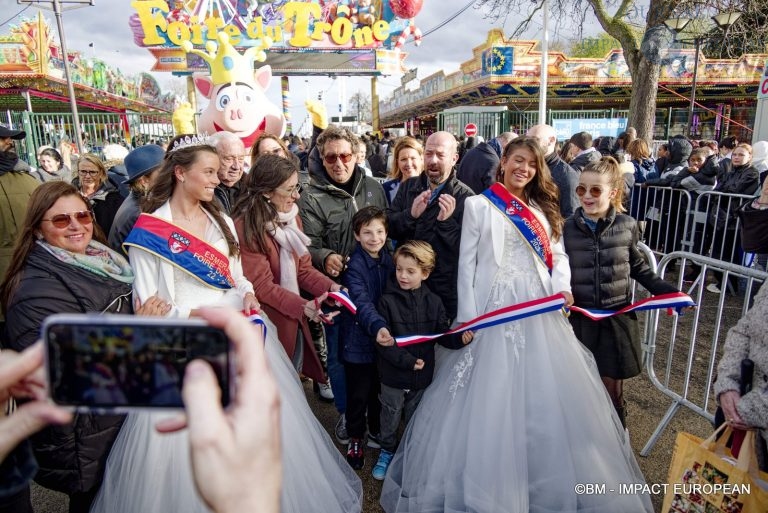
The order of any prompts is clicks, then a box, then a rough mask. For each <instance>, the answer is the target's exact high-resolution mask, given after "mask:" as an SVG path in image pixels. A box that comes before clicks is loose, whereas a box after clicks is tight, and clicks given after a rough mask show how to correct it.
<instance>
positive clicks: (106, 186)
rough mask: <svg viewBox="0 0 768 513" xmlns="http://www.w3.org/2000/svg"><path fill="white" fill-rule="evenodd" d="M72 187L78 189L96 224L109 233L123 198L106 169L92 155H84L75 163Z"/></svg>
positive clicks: (95, 156) (97, 158) (96, 157)
mask: <svg viewBox="0 0 768 513" xmlns="http://www.w3.org/2000/svg"><path fill="white" fill-rule="evenodd" d="M72 185H74V186H75V187H77V188H78V190H79V191H80V194H81V195H82V196H83V198H85V199H86V201H87V202H88V204H89V205H90V207H91V210H93V215H94V217H95V218H96V224H98V225H99V228H101V231H102V232H104V233H109V230H110V229H111V228H112V221H114V219H115V214H117V210H118V209H119V208H120V205H122V203H123V197H122V196H121V195H120V192H118V190H117V188H116V187H115V185H114V184H113V183H112V182H110V181H109V178H108V177H107V168H106V166H104V163H103V162H102V161H101V159H100V158H99V157H98V156H97V155H94V154H93V153H86V154H85V155H83V156H82V157H80V159H79V160H78V161H77V176H76V177H75V178H74V180H72Z"/></svg>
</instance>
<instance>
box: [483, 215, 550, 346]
mask: <svg viewBox="0 0 768 513" xmlns="http://www.w3.org/2000/svg"><path fill="white" fill-rule="evenodd" d="M514 230H515V228H514V227H513V226H512V225H510V224H509V223H505V225H504V256H503V258H502V261H501V266H500V267H499V270H498V272H497V273H496V276H495V277H494V279H493V285H492V286H491V293H490V295H489V296H488V303H487V304H486V305H485V311H486V312H490V311H492V310H498V309H499V308H503V307H505V306H509V305H511V304H514V303H518V302H522V301H526V300H527V298H532V297H544V296H545V295H546V293H545V290H544V287H542V285H541V282H540V281H539V279H538V277H537V276H532V271H533V272H534V273H535V272H536V269H535V266H536V265H539V264H538V263H537V262H535V261H532V259H533V258H534V257H535V255H534V254H533V252H532V250H531V248H530V246H529V245H528V243H527V242H525V241H524V240H523V239H522V238H521V237H520V236H519V235H518V234H516V233H515V232H514ZM515 291H517V293H516V292H515ZM510 292H512V294H513V295H514V296H516V297H517V298H519V301H518V300H516V298H510ZM520 292H522V293H520ZM510 300H511V301H510ZM504 342H505V343H507V344H509V345H510V346H512V348H513V352H514V355H515V358H516V359H517V360H519V359H520V351H521V350H523V349H525V336H524V334H523V331H522V328H521V324H520V323H519V322H510V323H507V324H505V325H504Z"/></svg>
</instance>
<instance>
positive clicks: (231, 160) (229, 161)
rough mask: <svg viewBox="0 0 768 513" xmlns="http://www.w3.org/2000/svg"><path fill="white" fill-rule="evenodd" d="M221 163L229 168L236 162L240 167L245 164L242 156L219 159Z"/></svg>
mask: <svg viewBox="0 0 768 513" xmlns="http://www.w3.org/2000/svg"><path fill="white" fill-rule="evenodd" d="M219 158H220V159H221V161H222V162H224V163H225V164H226V165H228V166H231V165H232V164H234V163H235V161H237V163H238V164H240V165H242V164H244V163H245V157H244V156H243V155H229V156H227V157H219Z"/></svg>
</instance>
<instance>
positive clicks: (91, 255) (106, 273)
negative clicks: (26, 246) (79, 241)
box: [37, 239, 133, 283]
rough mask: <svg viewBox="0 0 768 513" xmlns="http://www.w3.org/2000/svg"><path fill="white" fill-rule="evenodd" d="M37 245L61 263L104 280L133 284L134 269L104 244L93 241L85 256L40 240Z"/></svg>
mask: <svg viewBox="0 0 768 513" xmlns="http://www.w3.org/2000/svg"><path fill="white" fill-rule="evenodd" d="M37 243H38V244H39V245H40V246H42V247H43V248H44V249H45V250H46V251H48V253H50V254H51V255H53V256H54V257H56V259H58V260H59V261H61V262H64V263H67V264H70V265H74V266H75V267H79V268H80V269H85V270H86V271H89V272H92V273H93V274H96V275H97V276H101V277H102V278H112V279H113V280H116V281H119V282H121V283H133V269H131V266H130V265H129V264H128V261H127V260H126V259H125V258H123V256H122V255H120V254H119V253H117V252H115V251H113V250H111V249H110V248H108V247H107V246H105V245H104V244H102V243H100V242H96V241H95V240H92V241H91V242H89V243H88V246H87V247H86V248H85V254H82V253H73V252H71V251H67V250H66V249H63V248H60V247H58V246H53V245H51V244H49V243H47V242H46V241H45V240H43V239H40V240H38V241H37Z"/></svg>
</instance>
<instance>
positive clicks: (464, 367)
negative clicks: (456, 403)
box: [448, 347, 475, 399]
mask: <svg viewBox="0 0 768 513" xmlns="http://www.w3.org/2000/svg"><path fill="white" fill-rule="evenodd" d="M474 363H475V359H474V357H473V356H472V348H471V347H468V348H467V349H466V350H465V351H464V354H463V355H462V356H461V358H460V359H459V361H458V362H456V363H455V364H454V366H453V379H452V380H451V384H450V385H449V386H448V393H449V394H451V399H455V398H456V392H457V391H458V390H459V389H460V388H462V387H463V386H464V385H466V384H467V383H468V382H469V378H470V377H471V376H472V365H473V364H474Z"/></svg>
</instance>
